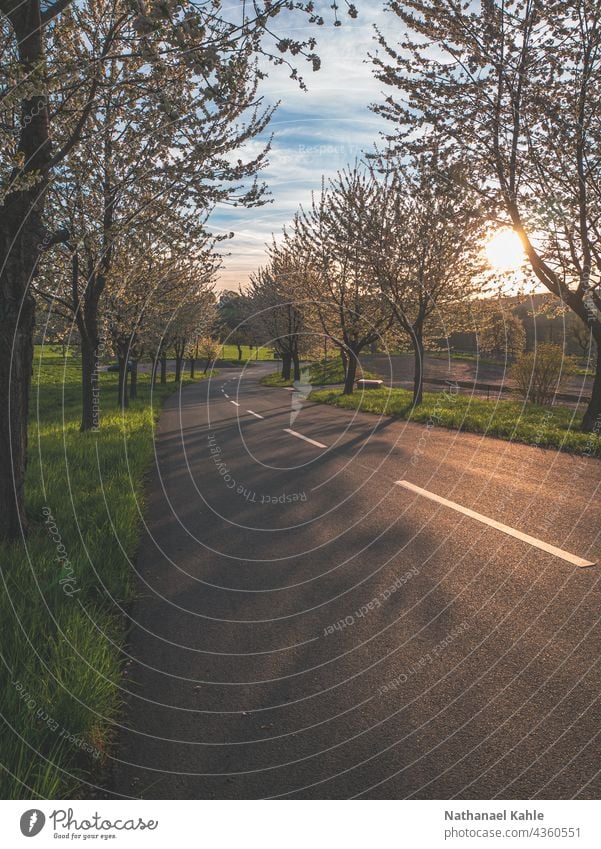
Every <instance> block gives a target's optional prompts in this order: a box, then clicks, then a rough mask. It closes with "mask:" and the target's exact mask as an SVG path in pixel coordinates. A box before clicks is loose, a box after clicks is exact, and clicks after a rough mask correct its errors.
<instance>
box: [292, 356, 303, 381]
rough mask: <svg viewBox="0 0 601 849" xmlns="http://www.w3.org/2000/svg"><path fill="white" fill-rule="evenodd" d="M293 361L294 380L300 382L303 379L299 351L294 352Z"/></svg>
mask: <svg viewBox="0 0 601 849" xmlns="http://www.w3.org/2000/svg"><path fill="white" fill-rule="evenodd" d="M292 362H293V363H294V380H295V381H296V382H297V383H298V382H300V379H301V369H300V360H299V358H298V354H297V353H294V354H292Z"/></svg>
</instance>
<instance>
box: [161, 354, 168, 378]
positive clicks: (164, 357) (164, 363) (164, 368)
mask: <svg viewBox="0 0 601 849" xmlns="http://www.w3.org/2000/svg"><path fill="white" fill-rule="evenodd" d="M161 383H167V354H163V355H162V356H161Z"/></svg>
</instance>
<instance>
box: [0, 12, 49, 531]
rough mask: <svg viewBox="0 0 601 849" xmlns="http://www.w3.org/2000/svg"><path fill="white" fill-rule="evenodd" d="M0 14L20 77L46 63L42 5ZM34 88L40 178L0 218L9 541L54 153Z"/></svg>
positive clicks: (42, 99) (26, 111)
mask: <svg viewBox="0 0 601 849" xmlns="http://www.w3.org/2000/svg"><path fill="white" fill-rule="evenodd" d="M7 8H9V9H10V13H8V12H7ZM3 12H4V13H5V14H10V22H11V24H12V26H13V28H14V31H15V35H16V43H17V50H18V61H19V63H20V74H21V75H22V79H26V78H27V77H28V76H29V74H30V73H32V72H33V71H34V69H35V71H36V73H37V72H38V69H40V68H42V67H44V58H45V57H44V36H43V26H42V20H41V12H40V4H39V3H38V2H29V3H12V4H9V5H8V7H7V5H6V4H4V7H3ZM39 89H40V86H39V85H35V84H34V85H33V93H32V94H31V95H30V96H29V97H27V98H25V99H24V100H23V101H22V102H21V113H22V116H23V118H24V119H26V120H23V122H22V128H21V132H20V138H19V143H18V153H19V155H20V157H21V158H22V161H23V162H24V163H25V165H24V170H25V171H26V172H27V173H29V174H36V173H37V175H38V178H39V179H38V181H37V182H36V184H35V186H34V187H33V188H32V189H29V190H25V189H24V188H22V189H21V190H19V191H14V192H12V193H11V192H10V190H9V194H8V195H7V196H6V197H5V198H4V205H3V208H2V214H1V216H0V536H1V537H3V538H6V539H9V540H18V539H20V537H21V535H22V534H23V533H25V532H26V531H27V519H26V514H25V469H26V466H27V418H28V413H29V387H30V382H31V370H32V365H33V333H34V322H35V302H34V299H33V297H32V295H31V293H30V291H29V286H30V283H31V280H32V277H33V275H34V273H35V269H36V265H37V262H38V258H39V256H40V252H41V250H42V243H43V241H44V234H45V232H46V231H45V228H44V225H43V223H42V219H43V214H44V203H45V197H46V188H47V183H48V179H47V168H48V164H49V162H50V157H51V153H52V151H51V145H50V127H49V118H48V108H47V103H46V96H45V94H44V93H43V92H40V90H39ZM16 169H17V170H18V166H16Z"/></svg>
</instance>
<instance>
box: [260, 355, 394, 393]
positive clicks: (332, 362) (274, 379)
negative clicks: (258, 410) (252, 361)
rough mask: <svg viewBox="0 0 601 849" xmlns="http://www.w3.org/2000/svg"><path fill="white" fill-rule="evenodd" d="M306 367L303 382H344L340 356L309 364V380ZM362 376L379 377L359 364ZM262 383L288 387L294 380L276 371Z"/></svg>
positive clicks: (359, 374) (319, 383) (359, 376)
mask: <svg viewBox="0 0 601 849" xmlns="http://www.w3.org/2000/svg"><path fill="white" fill-rule="evenodd" d="M306 369H307V366H303V370H302V372H301V383H302V382H308V383H310V384H312V385H313V386H330V385H332V386H335V385H337V384H340V383H344V368H343V365H342V360H341V359H340V358H339V357H332V358H331V359H327V360H321V362H318V363H312V364H311V365H310V366H309V374H308V380H307V373H306ZM361 377H365V378H377V377H378V375H377V374H373V373H372V372H370V371H367V369H362V368H361V366H358V368H357V379H359V378H361ZM261 383H262V384H263V386H281V387H286V386H292V384H293V381H292V380H284V379H283V378H282V376H281V374H280V372H274V373H273V374H268V375H266V376H265V377H263V378H261Z"/></svg>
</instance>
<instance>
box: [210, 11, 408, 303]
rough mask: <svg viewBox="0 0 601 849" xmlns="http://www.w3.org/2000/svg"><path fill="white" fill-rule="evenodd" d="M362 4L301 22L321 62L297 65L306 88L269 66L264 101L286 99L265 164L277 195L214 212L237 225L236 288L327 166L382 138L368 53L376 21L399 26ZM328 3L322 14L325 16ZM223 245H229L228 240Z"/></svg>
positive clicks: (230, 269)
mask: <svg viewBox="0 0 601 849" xmlns="http://www.w3.org/2000/svg"><path fill="white" fill-rule="evenodd" d="M362 5H363V9H362V8H361V6H359V12H360V17H359V19H358V20H356V21H351V20H350V19H346V18H343V26H342V27H338V28H334V27H333V26H331V25H328V24H327V23H326V24H325V25H324V26H323V27H320V28H315V27H310V26H304V27H299V26H296V27H295V28H294V30H293V32H290V35H292V36H294V37H297V38H305V37H309V35H314V36H315V37H317V39H318V46H317V49H316V52H317V53H318V55H319V56H320V57H321V59H322V67H321V70H320V71H318V72H317V73H313V72H312V71H311V69H310V66H309V65H307V68H306V69H305V68H304V67H303V64H304V63H303V62H301V64H300V68H299V70H300V72H301V74H302V76H303V77H304V78H305V82H306V83H307V86H308V88H309V91H308V92H303V91H301V90H300V89H299V87H298V85H297V84H296V83H294V82H293V81H291V80H289V79H288V78H287V74H286V71H285V69H283V68H281V67H280V68H273V67H271V68H270V69H269V73H270V77H269V78H268V79H267V80H266V81H265V82H264V84H263V85H262V88H261V94H263V96H264V97H265V100H266V102H269V103H274V102H276V101H278V100H279V101H281V105H280V109H279V110H278V111H277V112H276V114H275V116H274V118H273V120H272V122H271V124H270V127H269V130H268V133H267V136H268V135H269V133H273V134H274V140H273V147H272V151H271V154H270V157H269V166H268V167H267V168H266V169H265V170H264V171H263V172H262V175H261V176H262V178H263V179H264V180H265V181H266V182H267V183H268V185H269V187H270V190H271V194H272V198H273V203H271V204H269V205H267V206H264V207H261V208H259V209H249V210H244V209H240V208H235V209H232V208H231V207H228V208H224V209H220V210H219V211H218V212H217V213H216V215H215V216H214V217H213V219H212V224H213V228H214V229H215V230H218V229H220V228H221V229H222V230H223V231H225V232H229V231H233V232H235V233H236V236H235V238H234V239H233V240H232V241H230V242H228V243H227V248H228V249H229V252H230V254H231V255H230V256H229V257H227V258H226V261H225V269H224V272H223V275H222V279H221V281H220V283H219V285H220V287H223V288H234V287H236V286H237V285H238V284H239V283H245V282H246V281H247V279H248V276H249V274H250V273H252V271H253V270H255V268H256V267H257V266H258V265H260V263H261V262H262V261H263V260H264V256H265V253H264V245H265V243H266V242H269V241H271V234H272V232H273V233H275V234H276V236H277V235H279V233H281V230H282V227H283V226H284V225H285V224H286V223H287V222H289V221H290V220H291V218H292V216H293V215H294V212H295V211H296V209H297V208H298V206H299V204H303V205H307V204H308V203H309V202H310V199H311V192H312V191H319V189H320V187H321V178H322V174H323V175H325V176H326V178H327V177H329V176H332V175H333V174H335V172H336V171H337V170H339V169H341V168H344V167H345V166H346V165H347V164H352V162H353V161H354V160H355V159H356V158H359V157H360V156H361V153H362V151H364V150H369V149H371V148H372V147H373V144H374V143H376V142H378V140H379V131H380V130H382V129H386V125H385V122H384V121H383V120H382V119H380V118H378V117H377V116H376V115H374V114H373V112H371V111H370V110H369V108H368V107H369V105H370V104H371V103H373V102H378V101H381V100H382V95H381V84H380V83H379V82H378V81H377V80H376V79H375V78H374V76H373V73H372V66H371V64H370V63H369V62H366V61H364V60H366V59H367V54H368V51H372V52H374V51H375V49H376V47H375V44H374V41H373V26H372V25H373V23H374V22H376V23H378V24H379V25H382V21H383V20H385V21H386V25H387V28H388V30H390V27H391V25H395V26H398V24H397V21H398V19H395V16H394V15H391V14H386V15H385V16H384V13H383V12H382V10H381V8H378V9H370V10H368V9H367V8H365V4H362ZM328 10H329V4H325V6H324V11H323V15H324V18H325V19H326V21H327V20H328ZM261 147H262V142H261V141H260V140H254V141H253V142H251V143H249V144H248V145H247V147H246V150H247V152H248V154H252V153H253V152H254V153H257V152H258V151H259V150H260V149H261ZM224 250H225V246H224Z"/></svg>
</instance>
